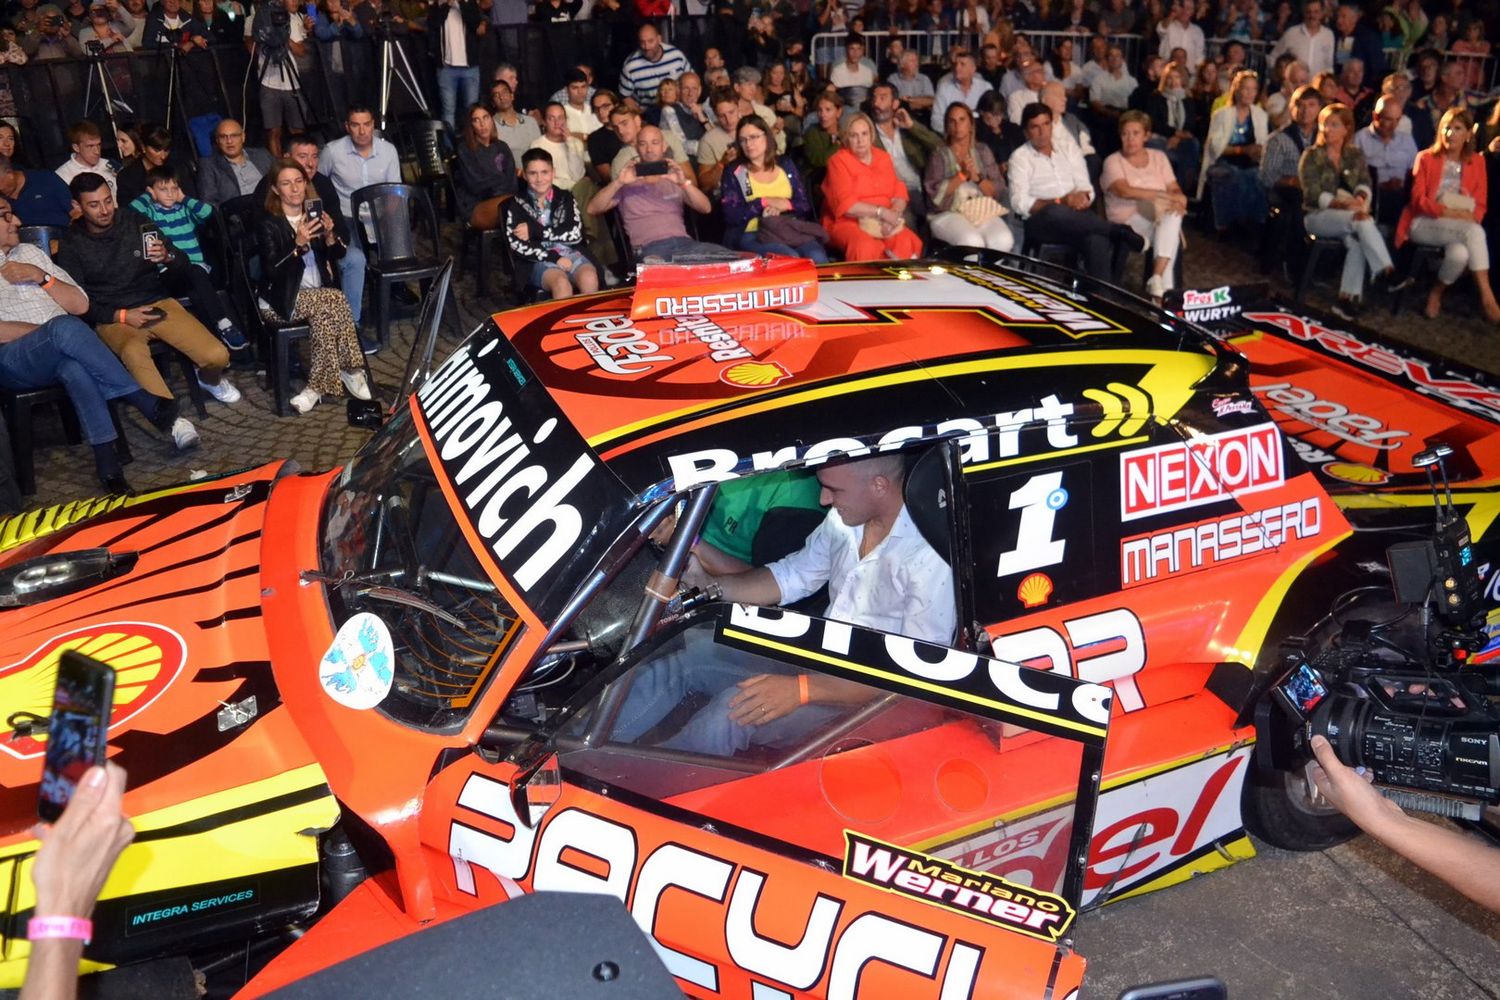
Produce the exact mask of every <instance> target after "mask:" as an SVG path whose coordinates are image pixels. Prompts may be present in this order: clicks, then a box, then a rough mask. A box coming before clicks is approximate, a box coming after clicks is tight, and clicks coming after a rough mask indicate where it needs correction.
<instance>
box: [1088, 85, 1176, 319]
mask: <svg viewBox="0 0 1500 1000" xmlns="http://www.w3.org/2000/svg"><path fill="white" fill-rule="evenodd" d="M1150 124H1151V119H1149V118H1147V117H1146V115H1145V113H1144V112H1140V111H1127V112H1125V114H1123V115H1121V116H1120V151H1119V152H1117V153H1111V154H1110V155H1109V157H1108V158H1107V159H1106V160H1105V161H1104V176H1103V180H1102V182H1101V184H1102V186H1103V188H1104V215H1105V218H1107V219H1109V221H1110V222H1123V223H1124V224H1125V225H1127V226H1129V227H1130V228H1131V229H1133V230H1135V231H1136V232H1137V233H1139V234H1140V236H1141V238H1142V239H1144V240H1146V241H1147V244H1148V245H1149V246H1150V247H1151V253H1152V257H1153V258H1154V260H1153V264H1152V269H1151V274H1150V275H1149V276H1148V277H1147V278H1146V294H1147V295H1149V296H1151V299H1152V300H1153V301H1155V302H1157V303H1160V302H1161V300H1162V297H1163V296H1164V295H1166V293H1167V292H1169V291H1170V290H1171V289H1172V262H1173V260H1175V259H1176V257H1177V251H1178V249H1179V247H1180V245H1181V242H1182V220H1183V216H1184V215H1186V214H1187V195H1185V194H1183V193H1182V188H1181V187H1180V186H1179V185H1178V183H1177V179H1176V177H1175V175H1174V174H1173V172H1172V165H1171V163H1169V162H1168V161H1167V156H1166V154H1165V153H1163V152H1161V151H1160V150H1157V149H1150V148H1148V147H1147V146H1146V136H1147V135H1149V134H1150Z"/></svg>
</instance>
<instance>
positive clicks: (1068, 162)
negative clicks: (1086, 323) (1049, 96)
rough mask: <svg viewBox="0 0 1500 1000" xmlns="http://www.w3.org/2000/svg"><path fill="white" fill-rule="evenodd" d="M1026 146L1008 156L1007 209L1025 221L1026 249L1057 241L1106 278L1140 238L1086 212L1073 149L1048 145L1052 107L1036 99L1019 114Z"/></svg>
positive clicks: (1084, 169)
mask: <svg viewBox="0 0 1500 1000" xmlns="http://www.w3.org/2000/svg"><path fill="white" fill-rule="evenodd" d="M1021 128H1022V129H1023V130H1024V131H1025V133H1026V144H1025V145H1024V146H1019V147H1017V148H1016V151H1015V152H1014V153H1012V154H1011V157H1010V169H1009V171H1008V176H1007V180H1008V182H1009V184H1010V207H1011V210H1012V211H1013V212H1015V213H1016V215H1018V216H1020V217H1021V218H1022V219H1023V220H1025V225H1026V246H1027V248H1028V249H1033V248H1035V247H1039V246H1041V245H1042V244H1043V243H1063V244H1066V245H1067V246H1069V247H1071V248H1072V249H1073V250H1074V251H1075V252H1076V253H1079V254H1082V255H1083V259H1084V270H1085V271H1087V272H1088V273H1089V274H1091V275H1093V276H1094V277H1096V278H1099V279H1102V280H1104V281H1109V280H1111V279H1112V278H1114V277H1115V276H1116V274H1117V272H1118V271H1119V270H1123V267H1124V261H1125V255H1126V253H1127V252H1129V251H1132V250H1134V251H1139V250H1141V249H1143V248H1144V247H1145V245H1146V243H1145V241H1144V240H1143V239H1141V237H1140V236H1139V235H1138V234H1137V233H1136V232H1135V230H1133V229H1131V228H1130V227H1129V226H1126V225H1122V224H1117V223H1110V222H1106V221H1105V220H1104V219H1101V218H1100V217H1099V215H1098V213H1096V212H1094V211H1091V210H1090V206H1091V205H1092V204H1093V203H1094V185H1093V182H1092V181H1090V180H1089V171H1088V166H1087V165H1086V164H1085V163H1084V162H1083V156H1082V155H1081V154H1079V153H1078V152H1077V151H1076V150H1071V151H1069V152H1068V153H1064V152H1063V150H1062V148H1060V147H1058V146H1055V145H1054V144H1053V141H1052V139H1053V134H1054V126H1053V124H1052V109H1051V108H1049V107H1047V105H1045V104H1043V103H1041V102H1040V101H1038V102H1037V103H1035V104H1031V105H1028V106H1027V107H1026V110H1025V111H1024V112H1022V115H1021Z"/></svg>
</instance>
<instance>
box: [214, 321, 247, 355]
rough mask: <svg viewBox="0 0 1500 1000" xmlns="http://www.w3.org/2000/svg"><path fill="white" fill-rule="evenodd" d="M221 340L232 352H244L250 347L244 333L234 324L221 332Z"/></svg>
mask: <svg viewBox="0 0 1500 1000" xmlns="http://www.w3.org/2000/svg"><path fill="white" fill-rule="evenodd" d="M219 339H220V340H222V341H224V346H225V347H227V348H229V349H230V350H231V351H243V350H247V349H248V348H249V347H250V341H249V339H248V338H246V336H245V334H244V331H242V330H241V329H240V328H239V327H237V326H235V325H234V324H233V323H231V324H229V325H228V326H226V327H225V328H224V329H222V330H220V331H219Z"/></svg>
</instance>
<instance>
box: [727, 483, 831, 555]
mask: <svg viewBox="0 0 1500 1000" xmlns="http://www.w3.org/2000/svg"><path fill="white" fill-rule="evenodd" d="M821 492H822V486H821V485H819V483H818V477H817V476H815V475H814V474H813V473H811V472H802V471H787V472H766V473H761V474H759V475H754V476H742V477H740V478H739V479H730V480H727V481H726V482H723V483H720V484H719V492H718V495H717V496H716V497H714V505H713V507H712V508H710V510H709V512H708V519H707V520H706V521H705V522H704V524H703V535H702V538H703V541H705V542H708V543H709V544H711V545H713V546H714V547H715V548H718V549H721V550H723V551H724V552H727V553H728V554H729V555H732V556H734V557H735V558H736V559H740V560H742V561H744V562H750V547H751V545H752V543H753V542H754V541H755V533H756V532H757V531H759V530H760V522H761V518H762V517H764V516H765V513H766V511H768V510H771V509H772V508H775V507H800V508H803V509H805V510H816V511H821V510H822V509H823V507H822V505H821V504H819V503H818V496H819V494H820V493H821Z"/></svg>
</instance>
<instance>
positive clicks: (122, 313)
mask: <svg viewBox="0 0 1500 1000" xmlns="http://www.w3.org/2000/svg"><path fill="white" fill-rule="evenodd" d="M129 311H130V310H129V309H121V310H120V311H119V312H117V313H115V322H116V323H123V322H125V314H126V313H128V312H129Z"/></svg>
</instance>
